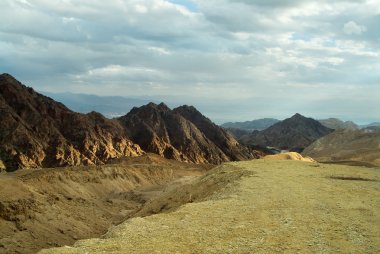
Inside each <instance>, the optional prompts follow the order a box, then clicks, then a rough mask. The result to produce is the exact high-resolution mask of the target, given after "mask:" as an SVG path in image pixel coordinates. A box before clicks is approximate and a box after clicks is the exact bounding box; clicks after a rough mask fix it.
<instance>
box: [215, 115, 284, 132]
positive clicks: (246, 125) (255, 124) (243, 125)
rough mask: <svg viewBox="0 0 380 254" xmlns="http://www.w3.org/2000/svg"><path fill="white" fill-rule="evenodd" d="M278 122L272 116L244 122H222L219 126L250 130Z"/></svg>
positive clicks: (261, 128)
mask: <svg viewBox="0 0 380 254" xmlns="http://www.w3.org/2000/svg"><path fill="white" fill-rule="evenodd" d="M278 122H280V120H277V119H274V118H262V119H257V120H253V121H245V122H228V123H224V124H222V125H221V126H222V127H223V128H226V129H240V130H245V131H249V132H252V131H254V130H259V131H261V130H264V129H266V128H268V127H270V126H272V125H273V124H275V123H278Z"/></svg>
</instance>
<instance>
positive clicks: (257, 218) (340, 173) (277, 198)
mask: <svg viewBox="0 0 380 254" xmlns="http://www.w3.org/2000/svg"><path fill="white" fill-rule="evenodd" d="M379 181H380V171H378V170H375V169H367V168H361V167H349V166H340V165H325V164H317V163H307V162H298V161H264V160H257V161H251V162H238V163H228V164H224V165H222V166H220V167H218V168H216V169H214V170H212V171H210V172H209V173H208V174H206V175H205V176H204V177H201V178H200V179H197V180H195V181H194V182H193V183H192V184H190V185H186V186H183V187H180V188H179V189H176V190H173V191H172V192H170V193H166V194H165V198H162V197H161V198H159V199H160V200H159V201H156V202H155V201H153V202H149V203H148V204H146V207H145V208H144V209H145V211H147V212H148V213H147V214H149V211H155V209H156V210H158V211H165V210H168V211H167V212H166V213H160V214H156V215H152V216H148V217H136V218H133V219H130V220H127V221H125V222H124V223H122V224H120V225H118V226H116V227H113V228H111V229H110V231H109V232H108V233H107V234H106V235H104V236H103V237H102V238H100V239H88V240H82V241H78V242H77V243H76V244H75V245H74V247H63V248H56V249H49V250H44V251H41V253H44V254H46V253H276V252H277V253H380V228H379V225H380V213H379V211H380V182H379ZM215 186H219V187H215ZM199 188H204V189H208V188H211V189H212V191H210V192H209V193H208V195H206V196H204V195H198V194H197V189H199ZM213 191H215V192H213ZM171 200H176V202H174V203H176V204H177V205H175V204H172V203H171ZM180 200H182V201H183V202H191V203H188V204H185V205H183V206H181V207H179V208H178V209H175V207H177V206H178V203H180V202H179V201H180ZM163 204H164V205H163ZM171 204H172V208H170V205H171ZM173 209H175V210H173ZM141 215H144V214H141Z"/></svg>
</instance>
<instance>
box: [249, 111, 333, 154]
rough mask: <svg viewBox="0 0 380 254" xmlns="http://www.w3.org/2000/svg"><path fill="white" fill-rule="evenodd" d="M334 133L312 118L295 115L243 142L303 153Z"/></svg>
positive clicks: (252, 135) (257, 132) (255, 133)
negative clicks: (316, 142)
mask: <svg viewBox="0 0 380 254" xmlns="http://www.w3.org/2000/svg"><path fill="white" fill-rule="evenodd" d="M332 131H333V130H332V129H329V128H327V127H325V126H323V125H322V124H321V123H319V122H318V121H316V120H314V119H312V118H307V117H304V116H302V115H300V114H295V115H294V116H292V117H291V118H288V119H285V120H283V121H281V122H279V123H276V124H275V125H272V126H271V127H269V128H267V129H265V130H263V131H256V132H253V133H252V134H251V135H250V136H249V137H248V138H247V139H245V140H243V142H244V143H246V144H252V145H260V146H272V147H277V148H280V149H285V150H291V151H296V152H302V151H303V149H304V148H305V147H307V146H309V145H310V144H311V143H313V142H314V141H315V140H317V139H319V138H321V137H323V136H326V135H327V134H329V133H331V132H332Z"/></svg>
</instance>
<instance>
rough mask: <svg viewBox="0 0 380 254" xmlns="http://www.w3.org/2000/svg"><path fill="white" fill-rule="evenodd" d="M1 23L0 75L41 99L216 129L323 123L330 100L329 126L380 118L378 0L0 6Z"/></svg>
mask: <svg viewBox="0 0 380 254" xmlns="http://www.w3.org/2000/svg"><path fill="white" fill-rule="evenodd" d="M0 16H1V17H2V22H1V23H0V38H1V40H0V68H1V72H9V73H11V74H13V75H14V76H16V77H17V78H19V79H20V80H21V81H23V82H24V83H26V84H28V85H32V86H33V87H35V88H36V89H38V90H40V91H49V92H54V91H59V92H80V93H89V94H98V95H125V96H148V97H149V98H153V97H154V98H156V100H168V101H171V102H172V104H176V103H177V104H182V103H187V104H195V106H198V107H200V108H201V110H202V111H203V112H204V113H205V114H207V115H208V116H209V117H210V118H212V119H214V120H218V121H223V119H224V120H226V121H227V120H250V119H253V118H256V117H263V116H268V117H270V116H274V117H278V118H284V117H286V116H290V115H292V114H293V113H294V112H296V111H297V112H298V111H301V110H299V109H301V108H304V109H305V112H304V113H305V114H307V115H309V116H320V117H323V116H322V115H321V114H322V113H323V114H325V116H326V117H328V116H329V111H328V110H326V109H324V110H323V111H320V110H319V109H318V105H319V104H320V106H321V107H322V104H323V105H331V109H333V108H334V107H333V104H334V103H333V102H334V100H336V101H337V103H338V101H339V103H340V104H339V107H338V106H336V108H337V109H339V110H336V112H335V113H334V114H335V115H338V114H339V115H341V116H342V117H343V118H345V119H350V118H351V119H352V120H355V119H358V118H359V116H358V114H353V113H351V112H354V111H353V110H351V109H352V107H356V108H357V111H360V110H361V112H362V114H363V117H361V118H360V119H364V118H366V119H373V120H375V119H377V118H378V116H377V114H375V113H374V112H373V111H370V110H368V108H380V94H379V91H380V74H379V73H380V65H379V63H378V58H379V56H380V49H379V46H378V45H379V42H380V30H379V29H378V24H379V22H380V9H379V5H378V1H375V0H360V1H344V0H334V1H328V0H322V1H313V0H302V1H301V0H296V1H294V0H292V1H291V0H284V1H280V0H273V1H270V0H268V1H264V0H250V1H248V0H207V1H204V0H170V1H167V0H109V1H101V0H77V1H72V0H65V1H60V0H33V1H31V0H29V1H28V0H3V1H0ZM15 17H17V18H15ZM348 88H350V89H351V90H350V89H348ZM344 91H355V92H354V93H348V92H344ZM341 94H344V96H346V97H345V101H346V102H342V101H343V100H342V99H341V97H340V95H341ZM356 94H361V96H363V98H365V99H364V100H363V101H362V102H360V101H359V100H358V97H357V96H356ZM326 100H328V101H329V103H326ZM342 103H343V106H342ZM311 104H312V105H313V106H310V105H311ZM268 105H270V106H268ZM279 105H281V106H279ZM344 106H346V107H347V110H345V109H344ZM297 109H298V110H297ZM218 110H219V111H218ZM338 111H339V112H338ZM357 111H355V112H357ZM236 112H239V114H237V113H236ZM321 112H322V113H321ZM354 118H355V119H354Z"/></svg>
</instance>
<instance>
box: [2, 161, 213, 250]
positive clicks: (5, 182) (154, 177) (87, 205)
mask: <svg viewBox="0 0 380 254" xmlns="http://www.w3.org/2000/svg"><path fill="white" fill-rule="evenodd" d="M209 167H210V166H201V165H194V164H185V163H180V162H177V161H171V160H166V159H163V158H161V157H159V156H157V155H153V154H148V155H144V156H142V157H138V158H126V159H124V160H120V161H115V162H114V164H109V165H105V166H98V167H70V168H56V169H42V170H21V171H16V172H14V173H3V174H0V253H35V252H37V251H38V250H40V249H42V248H48V247H53V246H63V245H68V244H73V243H74V242H75V241H76V240H78V239H84V238H90V237H99V236H101V235H102V234H104V233H105V232H107V229H108V228H109V227H110V226H112V225H114V224H118V223H120V222H122V221H124V220H125V219H126V218H128V217H129V216H130V214H133V213H134V212H135V211H136V210H138V209H139V208H140V207H141V205H142V204H144V203H145V202H146V201H147V200H150V199H151V198H153V197H156V196H158V195H161V193H163V192H164V191H168V190H170V188H174V187H175V186H177V185H179V184H182V183H183V182H186V181H188V180H189V179H192V178H194V177H197V176H200V175H202V174H204V171H205V169H207V168H209Z"/></svg>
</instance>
